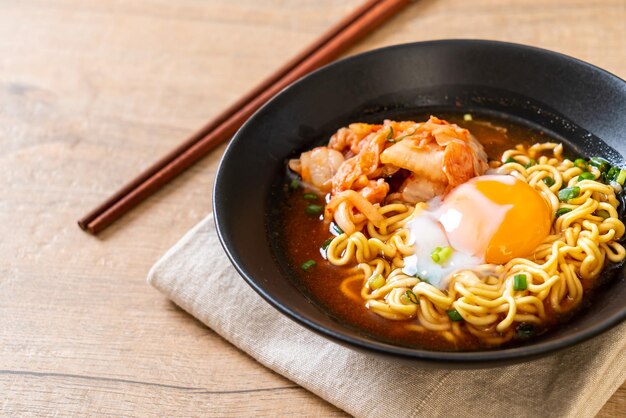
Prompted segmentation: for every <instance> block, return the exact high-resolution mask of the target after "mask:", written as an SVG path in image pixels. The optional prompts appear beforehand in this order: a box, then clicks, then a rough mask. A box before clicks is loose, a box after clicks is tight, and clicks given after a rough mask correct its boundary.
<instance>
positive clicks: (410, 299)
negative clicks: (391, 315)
mask: <svg viewBox="0 0 626 418" xmlns="http://www.w3.org/2000/svg"><path fill="white" fill-rule="evenodd" d="M400 299H401V300H402V303H404V304H405V305H408V304H409V303H412V304H414V305H418V304H419V303H420V301H419V299H417V296H416V295H415V293H413V291H412V290H407V291H406V292H404V294H403V295H402V296H401V297H400Z"/></svg>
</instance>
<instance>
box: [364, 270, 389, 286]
mask: <svg viewBox="0 0 626 418" xmlns="http://www.w3.org/2000/svg"><path fill="white" fill-rule="evenodd" d="M385 283H387V281H386V280H385V278H384V277H383V276H382V275H381V274H380V273H379V274H376V275H374V276H372V277H370V278H369V279H368V280H367V284H368V285H369V287H370V289H374V290H377V289H380V288H381V287H383V286H384V285H385Z"/></svg>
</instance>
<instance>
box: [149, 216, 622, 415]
mask: <svg viewBox="0 0 626 418" xmlns="http://www.w3.org/2000/svg"><path fill="white" fill-rule="evenodd" d="M148 281H149V283H150V284H152V286H154V287H156V288H157V289H159V290H160V291H161V292H162V293H163V294H165V295H166V296H167V297H168V298H170V299H171V300H172V301H174V302H175V303H176V304H177V305H179V306H180V307H182V308H183V309H184V310H186V311H187V312H189V313H190V314H191V315H193V316H195V317H196V318H198V319H199V320H200V321H202V322H203V323H205V324H206V325H207V326H208V327H210V328H212V329H213V330H215V331H216V332H217V333H219V334H220V335H222V336H223V337H224V338H225V339H227V340H228V341H230V342H231V343H232V344H234V345H236V346H237V347H239V348H240V349H241V350H243V351H245V352H246V353H248V354H249V355H251V356H252V357H254V358H255V359H257V360H258V361H259V362H260V363H261V364H264V365H265V366H267V367H269V368H270V369H272V370H275V371H276V372H278V373H280V374H282V375H283V376H285V377H287V378H289V379H290V380H292V381H294V382H296V383H298V384H299V385H301V386H303V387H305V388H307V389H308V390H310V391H311V392H313V393H315V394H317V395H319V396H320V397H322V398H324V399H326V400H327V401H329V402H331V403H332V404H334V405H336V406H337V407H339V408H341V409H343V410H345V411H347V412H348V413H350V414H352V415H355V416H359V417H377V418H380V417H437V416H440V417H545V416H551V417H565V416H567V417H574V416H575V417H592V416H594V415H595V414H596V413H597V412H598V411H599V410H600V408H601V407H602V405H604V403H605V402H606V401H607V400H608V398H609V397H610V396H611V395H612V394H613V392H614V391H615V390H616V389H617V388H618V387H619V386H620V385H621V384H622V383H623V382H624V380H625V379H626V324H622V325H621V326H619V327H616V328H615V329H613V330H612V331H610V332H607V333H605V334H603V335H602V336H600V337H597V338H594V339H592V340H591V341H587V342H585V343H583V344H580V345H578V346H576V347H574V348H572V349H569V350H566V351H562V352H559V353H557V354H554V355H551V356H550V357H546V358H543V359H540V360H536V361H534V362H530V363H524V364H519V365H515V366H509V367H501V368H494V369H486V370H471V371H452V370H427V369H422V368H419V367H415V366H407V365H406V364H404V365H403V364H398V363H396V362H393V361H391V360H383V359H379V358H375V357H372V356H370V355H367V354H363V353H359V352H356V351H352V350H350V349H348V348H344V347H342V346H339V345H337V344H335V343H332V342H329V341H327V340H326V339H324V338H322V337H320V336H318V335H317V334H314V333H313V332H311V331H309V330H307V329H305V328H303V327H301V326H300V325H298V324H296V323H295V322H293V321H291V320H289V319H287V318H286V317H284V316H283V315H282V314H280V313H279V312H278V311H276V310H275V309H274V308H272V307H271V306H270V305H269V304H267V303H266V302H265V301H264V300H263V299H261V297H260V296H258V295H257V294H256V293H255V292H254V291H253V290H252V288H250V287H249V286H248V285H247V284H246V283H245V282H244V280H243V279H242V278H241V277H240V276H239V275H238V273H237V272H236V271H235V269H234V268H233V267H232V266H231V264H230V262H229V261H228V258H227V257H226V254H225V253H224V251H223V250H222V247H221V246H220V243H219V240H218V238H217V234H216V231H215V224H214V222H213V217H212V216H211V215H209V216H208V217H207V218H206V219H204V220H203V221H202V222H200V223H199V224H198V225H197V226H195V227H194V228H193V229H192V230H191V231H189V232H188V233H187V234H186V235H185V236H184V237H183V238H182V239H181V240H180V241H179V242H178V243H177V244H176V245H175V246H174V247H173V248H171V249H170V250H169V251H168V252H167V253H166V254H165V255H164V256H163V257H162V258H161V259H160V260H159V261H158V262H157V264H156V265H155V266H154V267H153V268H152V270H151V271H150V273H149V275H148ZM242 295H245V296H242ZM242 297H244V298H245V302H243V303H242Z"/></svg>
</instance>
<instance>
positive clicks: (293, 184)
mask: <svg viewBox="0 0 626 418" xmlns="http://www.w3.org/2000/svg"><path fill="white" fill-rule="evenodd" d="M298 187H300V181H299V180H298V179H293V180H291V183H289V188H290V189H291V190H296V189H297V188H298Z"/></svg>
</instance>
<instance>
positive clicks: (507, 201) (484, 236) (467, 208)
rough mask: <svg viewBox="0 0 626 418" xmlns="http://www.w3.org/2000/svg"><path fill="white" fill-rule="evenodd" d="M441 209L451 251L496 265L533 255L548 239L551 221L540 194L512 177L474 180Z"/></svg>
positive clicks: (496, 176)
mask: <svg viewBox="0 0 626 418" xmlns="http://www.w3.org/2000/svg"><path fill="white" fill-rule="evenodd" d="M443 209H444V211H443V213H444V216H442V224H443V225H444V227H445V229H446V232H447V234H448V237H449V239H450V242H451V244H452V246H453V247H456V246H459V247H461V248H463V249H464V250H465V251H468V252H469V253H472V254H475V255H477V256H481V257H484V260H485V262H487V263H494V264H504V263H506V262H508V261H510V260H511V259H513V258H515V257H524V256H528V255H530V254H532V253H533V251H534V250H535V248H536V247H537V246H538V245H539V244H541V243H542V242H543V241H544V240H545V238H546V237H547V236H548V234H549V233H550V227H551V225H552V218H553V216H552V209H551V208H550V206H549V205H548V203H547V202H546V201H545V200H544V198H543V197H542V196H541V194H540V193H539V192H537V191H536V190H535V189H533V188H532V187H531V186H529V185H528V184H526V183H524V182H523V181H521V180H518V179H516V178H515V177H513V176H508V175H486V176H480V177H475V178H474V179H472V180H470V181H469V182H467V183H465V184H463V185H461V186H459V187H457V188H456V189H455V190H453V191H452V192H451V193H450V194H449V195H448V197H446V199H445V200H444V202H443ZM446 213H447V215H446ZM451 215H453V216H451ZM445 216H447V219H448V222H447V224H446V222H444V218H445ZM450 219H454V222H450V221H449V220H450Z"/></svg>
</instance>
